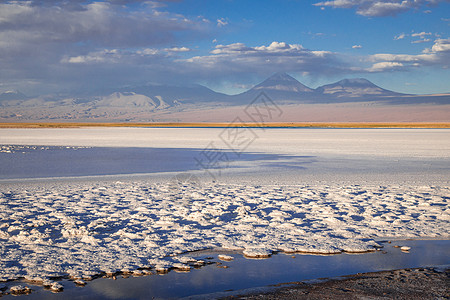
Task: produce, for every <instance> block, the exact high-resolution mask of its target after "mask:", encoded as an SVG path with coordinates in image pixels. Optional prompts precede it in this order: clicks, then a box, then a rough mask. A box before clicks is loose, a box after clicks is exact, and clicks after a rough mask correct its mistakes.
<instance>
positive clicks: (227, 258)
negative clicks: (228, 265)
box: [217, 254, 234, 261]
mask: <svg viewBox="0 0 450 300" xmlns="http://www.w3.org/2000/svg"><path fill="white" fill-rule="evenodd" d="M217 257H218V258H219V259H220V260H223V261H232V260H233V259H234V257H233V256H229V255H225V254H219V255H218V256H217Z"/></svg>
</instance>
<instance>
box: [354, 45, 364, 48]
mask: <svg viewBox="0 0 450 300" xmlns="http://www.w3.org/2000/svg"><path fill="white" fill-rule="evenodd" d="M352 48H353V49H361V48H362V46H361V45H353V46H352Z"/></svg>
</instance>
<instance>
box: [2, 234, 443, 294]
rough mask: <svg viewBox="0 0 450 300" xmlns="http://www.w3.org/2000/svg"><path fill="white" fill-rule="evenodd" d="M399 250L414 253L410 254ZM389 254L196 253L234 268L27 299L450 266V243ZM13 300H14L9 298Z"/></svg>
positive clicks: (242, 285) (102, 283)
mask: <svg viewBox="0 0 450 300" xmlns="http://www.w3.org/2000/svg"><path fill="white" fill-rule="evenodd" d="M394 245H402V246H404V245H406V246H410V247H411V251H410V252H409V253H405V252H402V251H401V250H400V249H399V248H394ZM384 246H385V247H384V251H385V252H386V253H383V252H382V251H377V252H374V253H366V254H352V255H350V254H338V255H330V256H318V255H306V254H305V255H302V254H298V253H297V254H289V255H287V254H283V253H279V254H277V255H274V256H272V257H271V258H268V259H264V260H250V259H246V258H244V257H243V256H242V255H240V254H239V253H237V252H234V253H231V254H230V255H232V256H233V257H234V260H233V261H231V262H222V261H219V260H218V259H217V255H218V252H211V251H202V252H197V253H190V254H189V256H193V257H196V258H205V259H206V258H207V257H214V259H213V260H214V261H215V262H221V263H222V264H223V265H227V266H229V268H227V269H223V268H218V267H217V266H216V264H211V265H207V266H205V267H202V268H201V269H192V270H191V271H190V272H188V273H177V272H174V271H171V272H169V273H168V274H166V275H149V276H142V277H134V278H133V277H130V278H121V277H119V278H117V280H112V279H96V280H94V281H92V282H89V283H88V285H87V286H86V287H82V288H81V287H76V286H75V285H74V284H73V283H72V282H70V281H63V282H62V283H63V285H64V287H65V290H64V292H62V293H58V294H52V293H50V292H49V291H44V290H42V289H41V288H39V287H36V289H37V290H36V291H33V293H32V294H31V295H29V296H27V299H28V298H30V299H41V298H46V299H83V298H95V299H119V298H120V299H149V298H152V297H154V298H156V299H158V298H164V299H167V298H180V297H188V296H195V295H197V296H198V297H202V296H201V295H204V297H205V298H209V297H212V296H213V295H211V294H213V293H220V292H224V291H230V290H240V289H248V288H254V287H261V286H266V285H271V284H277V283H284V282H292V281H302V280H309V279H317V278H321V277H334V276H342V275H348V274H355V273H361V272H372V271H381V270H391V269H401V268H414V267H421V266H423V267H424V266H432V265H442V264H449V263H450V241H435V240H430V241H399V242H392V243H391V244H388V243H385V244H384ZM8 297H9V296H8Z"/></svg>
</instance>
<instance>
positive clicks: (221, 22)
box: [217, 18, 228, 27]
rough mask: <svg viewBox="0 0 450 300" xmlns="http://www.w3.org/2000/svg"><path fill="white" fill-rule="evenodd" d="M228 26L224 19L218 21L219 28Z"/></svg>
mask: <svg viewBox="0 0 450 300" xmlns="http://www.w3.org/2000/svg"><path fill="white" fill-rule="evenodd" d="M226 25H228V21H227V20H225V19H224V18H220V19H217V27H223V26H226Z"/></svg>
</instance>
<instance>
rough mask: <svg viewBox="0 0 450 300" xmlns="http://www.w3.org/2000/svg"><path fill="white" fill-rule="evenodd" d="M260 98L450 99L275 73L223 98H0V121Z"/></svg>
mask: <svg viewBox="0 0 450 300" xmlns="http://www.w3.org/2000/svg"><path fill="white" fill-rule="evenodd" d="M261 92H264V93H265V94H266V95H267V96H268V97H270V98H271V99H272V100H273V101H275V102H276V103H277V104H278V105H287V104H289V105H296V104H326V103H331V104H333V103H345V102H361V103H366V102H369V103H370V102H372V103H382V104H383V105H390V104H396V105H408V104H450V94H440V95H408V94H402V93H397V92H393V91H390V90H386V89H383V88H381V87H379V86H377V85H375V84H373V83H372V82H370V81H369V80H367V79H364V78H353V79H343V80H340V81H337V82H335V83H331V84H326V85H323V86H320V87H318V88H316V89H312V88H310V87H308V86H306V85H304V84H302V83H301V82H299V81H298V80H297V79H295V78H294V77H292V76H290V75H288V74H286V73H275V74H274V75H272V76H270V77H269V78H267V79H266V80H264V81H263V82H261V83H259V84H257V85H255V86H254V87H252V88H251V89H249V90H247V91H245V92H243V93H240V94H237V95H226V94H223V93H218V92H215V91H213V90H211V89H209V88H207V87H205V86H202V85H188V86H175V85H162V84H146V85H140V86H128V87H121V88H117V89H111V90H109V91H103V92H101V93H100V92H99V94H96V95H91V96H84V97H76V96H75V97H67V96H66V97H61V96H57V95H47V96H41V97H35V98H32V97H27V96H26V95H24V94H23V93H21V92H19V91H7V92H4V93H1V94H0V119H10V118H19V119H25V120H28V119H39V120H41V119H42V120H44V119H49V118H55V119H61V118H62V119H79V118H86V119H98V118H102V119H109V118H114V119H117V118H119V117H120V116H123V115H127V116H130V115H131V116H134V115H136V116H138V115H139V116H141V115H142V116H143V115H148V114H161V113H163V114H164V115H165V116H167V117H168V118H169V119H170V115H171V114H172V113H174V112H181V111H188V110H191V111H192V110H203V109H216V108H224V107H229V106H247V105H248V104H249V103H251V101H253V99H255V98H256V97H257V96H258V95H259V94H260V93H261Z"/></svg>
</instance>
